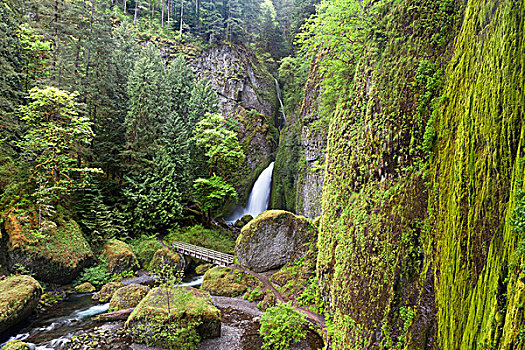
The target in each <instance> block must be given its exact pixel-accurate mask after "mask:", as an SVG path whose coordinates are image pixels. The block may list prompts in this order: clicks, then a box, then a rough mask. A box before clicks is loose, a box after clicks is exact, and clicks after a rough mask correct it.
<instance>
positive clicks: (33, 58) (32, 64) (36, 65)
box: [18, 23, 51, 91]
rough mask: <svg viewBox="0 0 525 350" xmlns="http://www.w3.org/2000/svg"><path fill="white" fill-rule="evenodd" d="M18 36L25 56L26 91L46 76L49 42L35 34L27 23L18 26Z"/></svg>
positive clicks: (24, 81)
mask: <svg viewBox="0 0 525 350" xmlns="http://www.w3.org/2000/svg"><path fill="white" fill-rule="evenodd" d="M18 37H19V40H20V46H21V49H22V52H23V55H24V58H25V60H24V61H25V62H24V63H25V64H24V68H23V84H24V89H25V90H26V91H28V90H29V89H31V88H32V87H34V86H35V84H36V83H37V82H38V81H39V80H41V79H43V78H44V77H45V76H46V71H45V69H46V67H47V64H48V62H47V61H48V59H49V53H50V51H51V42H50V41H45V40H43V38H42V35H39V34H37V33H36V32H35V30H34V29H33V28H31V27H30V26H29V25H28V24H27V23H24V24H22V25H21V26H20V29H19V31H18Z"/></svg>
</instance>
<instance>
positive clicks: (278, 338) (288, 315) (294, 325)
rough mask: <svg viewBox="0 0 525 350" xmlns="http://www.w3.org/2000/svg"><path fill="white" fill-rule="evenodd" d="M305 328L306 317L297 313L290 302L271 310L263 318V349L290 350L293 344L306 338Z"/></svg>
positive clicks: (260, 330)
mask: <svg viewBox="0 0 525 350" xmlns="http://www.w3.org/2000/svg"><path fill="white" fill-rule="evenodd" d="M305 326H306V318H305V316H304V315H303V314H299V313H297V312H296V311H295V309H294V308H293V307H292V306H291V303H290V302H288V303H280V304H278V305H276V306H274V307H271V308H269V309H268V310H266V312H265V313H264V314H263V315H262V317H261V328H260V329H259V334H260V335H261V337H262V338H263V341H264V344H263V346H262V349H276V350H289V349H290V345H291V344H292V343H297V342H299V341H301V339H304V338H306V327H305Z"/></svg>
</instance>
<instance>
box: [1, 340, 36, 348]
mask: <svg viewBox="0 0 525 350" xmlns="http://www.w3.org/2000/svg"><path fill="white" fill-rule="evenodd" d="M29 349H30V347H29V344H27V343H24V342H23V341H20V340H11V341H10V342H8V343H6V344H5V345H4V346H3V347H2V350H29Z"/></svg>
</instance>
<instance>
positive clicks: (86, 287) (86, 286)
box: [75, 282, 95, 293]
mask: <svg viewBox="0 0 525 350" xmlns="http://www.w3.org/2000/svg"><path fill="white" fill-rule="evenodd" d="M75 291H76V292H77V293H91V292H94V291H95V287H94V286H93V285H92V284H91V283H89V282H84V283H82V284H79V285H78V286H76V287H75Z"/></svg>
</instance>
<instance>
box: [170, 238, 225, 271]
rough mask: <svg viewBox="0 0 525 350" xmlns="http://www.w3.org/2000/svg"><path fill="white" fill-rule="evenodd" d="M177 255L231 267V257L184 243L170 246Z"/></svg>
mask: <svg viewBox="0 0 525 350" xmlns="http://www.w3.org/2000/svg"><path fill="white" fill-rule="evenodd" d="M172 247H173V249H175V250H176V251H177V253H180V254H183V255H188V256H192V257H194V258H197V259H201V260H204V261H207V262H210V263H213V264H217V265H220V266H229V265H233V255H230V254H225V253H221V252H217V251H215V250H211V249H207V248H203V247H199V246H196V245H193V244H188V243H184V242H175V243H173V245H172Z"/></svg>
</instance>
